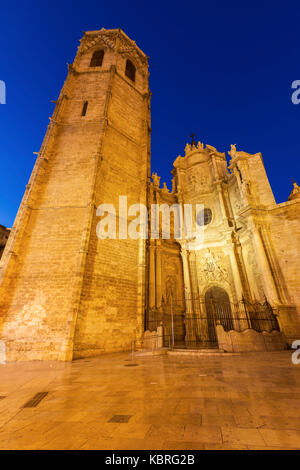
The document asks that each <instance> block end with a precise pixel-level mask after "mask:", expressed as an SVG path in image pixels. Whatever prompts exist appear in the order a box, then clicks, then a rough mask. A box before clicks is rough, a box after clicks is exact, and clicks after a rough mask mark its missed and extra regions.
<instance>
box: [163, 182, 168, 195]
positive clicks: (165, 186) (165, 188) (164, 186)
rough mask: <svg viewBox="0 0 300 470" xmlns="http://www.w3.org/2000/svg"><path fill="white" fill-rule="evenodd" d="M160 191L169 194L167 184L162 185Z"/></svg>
mask: <svg viewBox="0 0 300 470" xmlns="http://www.w3.org/2000/svg"><path fill="white" fill-rule="evenodd" d="M162 191H163V192H164V193H168V192H169V190H168V187H167V183H164V184H163V187H162Z"/></svg>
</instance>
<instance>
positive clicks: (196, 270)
mask: <svg viewBox="0 0 300 470" xmlns="http://www.w3.org/2000/svg"><path fill="white" fill-rule="evenodd" d="M150 100H151V92H150V90H149V72H148V57H147V56H146V54H145V53H144V52H143V51H142V50H141V49H140V48H139V47H138V46H137V45H136V43H135V42H134V41H133V40H131V39H130V38H129V37H128V36H127V35H126V34H125V33H124V32H123V31H122V30H120V29H111V30H106V29H101V30H99V31H88V32H85V33H84V36H83V37H82V39H81V41H80V45H79V47H78V51H77V54H76V57H75V60H74V62H73V64H71V65H68V75H67V78H66V81H65V83H64V85H63V87H62V90H61V92H60V94H59V97H58V99H57V101H56V103H55V110H54V113H53V115H52V117H51V118H50V122H49V125H48V128H47V131H46V134H45V138H44V141H43V143H42V146H41V149H40V151H39V153H38V155H37V160H36V163H35V166H34V169H33V172H32V174H31V177H30V180H29V182H28V185H27V186H26V191H25V193H24V196H23V199H22V202H21V205H20V208H19V210H18V213H17V216H16V219H15V222H14V225H13V227H12V229H11V231H10V235H9V237H8V240H7V243H6V246H5V249H4V252H3V255H2V257H1V259H0V340H1V341H2V342H3V344H4V345H5V348H6V354H7V360H9V361H17V360H61V361H69V360H73V359H77V358H82V357H87V356H92V355H99V354H102V353H105V352H114V351H116V352H117V351H128V350H131V349H132V347H133V345H134V347H135V348H136V349H143V348H145V346H146V343H147V341H148V339H149V338H150V339H151V338H154V339H155V341H156V343H155V346H153V344H154V343H152V347H158V346H160V347H162V349H163V347H166V348H168V347H177V348H179V349H182V348H190V349H193V350H194V349H197V348H198V349H201V350H205V349H206V350H207V349H208V350H211V349H219V350H224V351H248V350H264V348H265V350H274V349H276V348H284V347H288V346H290V345H291V344H292V342H293V341H294V340H296V339H300V282H299V274H298V266H299V262H300V255H299V247H300V187H299V186H298V185H297V184H296V183H294V188H293V190H292V192H291V194H290V196H289V199H288V201H286V202H284V203H280V204H277V203H276V201H275V199H274V196H273V193H272V189H271V187H270V184H269V181H268V177H267V175H266V172H265V168H264V163H263V159H262V155H261V154H260V153H257V154H254V155H251V154H249V153H247V152H245V151H242V150H239V149H237V148H236V146H235V145H231V147H230V149H229V151H228V154H229V164H228V163H227V159H226V155H225V153H222V152H219V151H218V150H217V149H216V148H215V147H213V146H212V145H208V144H203V143H201V142H196V141H195V140H194V137H193V136H192V140H191V142H189V143H187V144H186V145H185V149H184V154H183V153H182V152H181V153H182V156H181V155H179V156H178V157H177V158H176V159H175V161H174V163H173V169H171V168H170V170H172V171H171V173H172V176H173V179H172V188H170V189H168V188H167V185H166V184H165V183H164V184H163V185H161V183H160V177H159V176H158V175H157V174H154V173H153V174H151V164H150V155H151V148H150V137H151V108H150ZM183 147H184V145H183ZM124 195H125V196H126V197H127V201H128V205H133V204H142V205H144V206H146V207H147V208H149V211H148V214H151V210H150V208H151V206H152V204H158V205H164V206H165V207H169V208H170V212H171V222H173V221H174V211H173V210H172V208H173V207H174V205H181V206H184V205H187V204H190V205H192V207H194V206H195V205H196V204H198V205H201V207H202V209H201V210H200V211H199V212H198V213H195V214H194V213H193V224H194V226H199V227H201V231H200V233H201V237H200V238H201V239H200V238H199V237H198V236H197V235H195V236H194V235H193V234H192V235H191V234H187V233H183V235H182V237H180V238H177V237H175V236H174V235H175V234H174V230H172V223H171V237H165V236H164V227H163V225H162V224H161V225H160V227H159V230H158V236H157V237H151V236H149V237H140V238H136V239H131V238H128V237H120V236H118V237H116V238H106V239H100V238H99V237H98V236H97V224H98V222H99V216H98V215H97V208H98V207H99V205H101V204H104V203H105V204H109V205H110V206H111V207H115V208H118V206H119V201H120V199H119V197H120V196H124ZM132 218H133V217H132V216H131V215H128V219H127V220H125V223H127V222H130V221H131V219H132ZM117 219H118V220H117V222H118V224H119V226H120V224H122V223H123V222H124V220H123V221H122V220H121V216H120V215H119V216H117ZM148 223H149V224H150V223H151V216H150V215H149V218H148ZM118 224H117V225H118ZM145 339H147V341H146V340H145Z"/></svg>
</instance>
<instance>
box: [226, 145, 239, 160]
mask: <svg viewBox="0 0 300 470" xmlns="http://www.w3.org/2000/svg"><path fill="white" fill-rule="evenodd" d="M230 147H231V148H230V151H229V152H228V155H230V156H231V158H234V157H235V156H236V154H237V151H236V144H233V145H231V146H230Z"/></svg>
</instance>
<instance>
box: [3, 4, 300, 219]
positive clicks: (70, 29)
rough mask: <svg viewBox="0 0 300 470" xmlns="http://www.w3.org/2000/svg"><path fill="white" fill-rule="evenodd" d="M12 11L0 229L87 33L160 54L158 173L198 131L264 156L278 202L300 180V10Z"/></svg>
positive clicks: (123, 7) (31, 7)
mask: <svg viewBox="0 0 300 470" xmlns="http://www.w3.org/2000/svg"><path fill="white" fill-rule="evenodd" d="M5 3H6V4H5V5H4V6H3V5H2V6H1V31H0V35H1V61H0V80H4V81H5V82H6V87H7V104H6V105H0V124H1V128H0V129H1V130H0V155H1V171H0V224H3V225H7V226H11V225H12V223H13V220H14V217H15V215H16V212H17V209H18V206H19V204H20V201H21V198H22V195H23V192H24V189H25V185H26V184H27V182H28V179H29V176H30V173H31V170H32V167H33V165H34V162H35V156H34V155H33V152H35V151H38V150H39V148H40V145H41V142H42V138H43V136H44V133H45V131H46V126H47V124H48V122H49V120H48V117H49V116H51V115H52V112H53V106H54V105H53V104H52V103H51V102H50V100H55V99H56V98H57V97H58V94H59V91H60V88H61V86H62V85H63V82H64V80H65V77H66V74H67V65H66V63H67V62H69V63H71V62H73V59H74V56H75V53H76V50H77V46H78V40H79V39H80V37H81V36H82V31H84V30H95V29H101V28H102V27H104V28H118V27H121V28H122V29H123V30H124V31H125V32H126V33H127V34H128V35H129V36H130V37H131V38H132V39H134V40H135V41H136V42H137V44H138V45H139V47H140V48H141V49H142V50H143V51H144V52H145V53H146V54H147V55H148V56H150V73H151V76H150V87H151V91H152V93H153V98H152V129H153V133H152V170H153V171H157V172H158V173H159V174H160V175H161V176H162V181H167V183H168V184H169V181H170V176H171V175H170V171H171V169H172V163H173V161H174V159H175V158H176V157H177V155H178V154H181V155H182V154H183V153H184V147H185V144H186V142H187V141H188V140H189V135H190V134H191V132H195V133H196V139H197V140H201V141H202V142H204V143H208V144H210V145H213V146H215V147H217V149H218V150H219V151H228V150H229V148H230V144H233V143H236V144H237V149H238V150H245V151H247V152H249V153H256V152H259V151H260V152H262V154H263V158H264V162H265V166H266V170H267V173H268V176H269V179H270V182H271V186H272V188H273V191H274V194H275V197H276V200H277V202H283V201H285V200H287V197H288V195H289V193H290V191H291V189H292V183H291V178H292V177H294V178H295V179H296V180H297V181H298V184H300V171H299V156H300V139H299V124H300V105H294V104H293V103H292V101H291V94H292V89H291V84H292V82H293V81H294V80H297V79H300V47H299V46H300V35H299V24H300V4H299V2H298V4H297V3H296V2H280V4H279V2H270V1H269V2H264V1H260V2H258V3H255V2H251V3H249V4H247V3H246V2H241V1H239V2H231V1H226V2H225V1H222V2H221V1H219V2H213V1H210V2H208V1H207V2H203V1H201V0H200V1H194V2H191V1H185V2H179V1H172V2H171V1H168V2H166V1H160V2H156V1H155V2H143V1H139V2H137V1H134V2H127V1H126V2H125V1H119V0H115V1H113V2H108V1H105V2H104V1H99V0H98V1H90V0H85V1H69V0H61V1H57V0H52V1H42V2H41V1H26V2H23V1H22V2H21V1H19V2H15V1H11V2H5Z"/></svg>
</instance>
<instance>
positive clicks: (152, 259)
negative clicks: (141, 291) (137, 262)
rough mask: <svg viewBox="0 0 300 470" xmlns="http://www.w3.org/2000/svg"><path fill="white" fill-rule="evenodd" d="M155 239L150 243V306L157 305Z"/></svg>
mask: <svg viewBox="0 0 300 470" xmlns="http://www.w3.org/2000/svg"><path fill="white" fill-rule="evenodd" d="M154 243H155V242H154V240H151V241H150V245H149V308H150V309H152V308H154V307H155V245H154Z"/></svg>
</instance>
